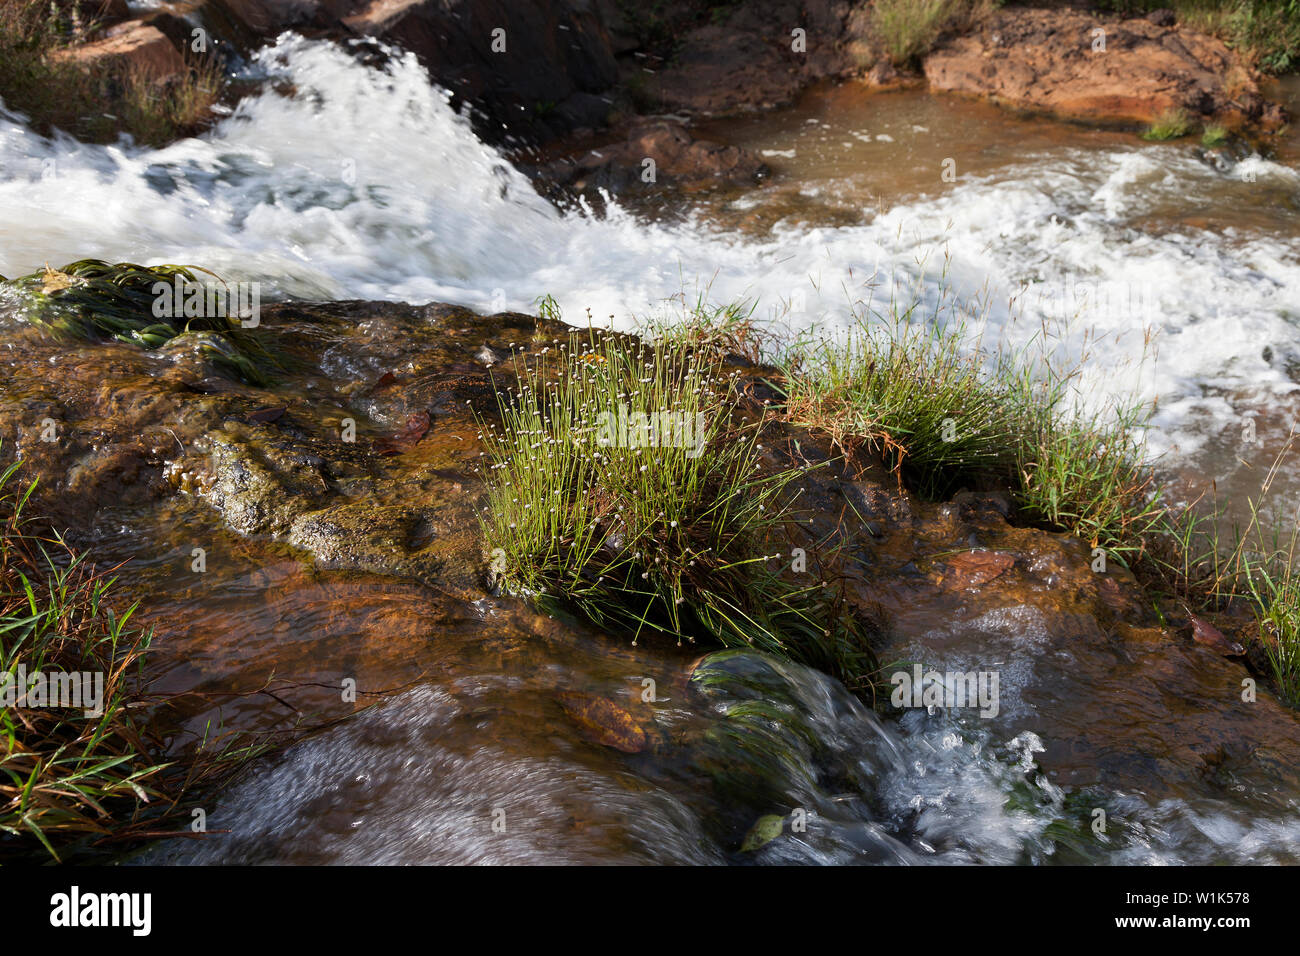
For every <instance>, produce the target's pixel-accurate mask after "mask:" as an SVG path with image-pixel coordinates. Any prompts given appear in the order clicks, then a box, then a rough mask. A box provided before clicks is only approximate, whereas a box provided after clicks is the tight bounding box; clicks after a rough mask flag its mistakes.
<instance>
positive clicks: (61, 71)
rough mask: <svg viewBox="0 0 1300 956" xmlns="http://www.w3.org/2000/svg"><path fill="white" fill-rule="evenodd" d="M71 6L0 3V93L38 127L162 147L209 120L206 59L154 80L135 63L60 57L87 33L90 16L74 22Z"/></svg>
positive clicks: (210, 82) (210, 68)
mask: <svg viewBox="0 0 1300 956" xmlns="http://www.w3.org/2000/svg"><path fill="white" fill-rule="evenodd" d="M75 9H76V8H75V6H70V7H68V8H66V9H60V8H58V7H55V6H52V5H51V4H47V3H13V2H7V3H0V99H3V100H4V103H5V105H6V107H8V108H9V109H11V110H15V111H17V112H20V113H23V114H25V115H26V116H27V117H28V118H29V119H30V121H31V123H32V125H33V127H34V128H35V129H36V130H38V131H39V132H42V133H49V132H50V131H52V130H54V129H61V130H63V131H65V132H67V133H71V134H72V135H74V136H78V137H80V138H82V139H85V140H88V141H90V142H110V141H112V140H113V139H115V138H116V137H117V136H118V135H120V134H121V133H124V132H125V133H130V134H131V135H132V136H133V137H134V138H135V139H136V140H137V141H138V142H141V143H144V144H147V145H150V146H161V145H163V144H165V143H167V142H170V141H172V140H175V139H177V138H179V137H181V136H187V135H193V134H194V133H196V132H198V131H199V130H200V129H202V128H203V127H204V126H205V125H207V123H208V122H209V121H210V119H211V116H212V112H211V107H212V104H213V103H215V102H216V100H217V98H218V95H219V92H220V89H221V73H220V69H219V68H218V67H217V66H216V65H215V63H214V62H212V61H202V62H195V63H192V64H191V65H190V67H189V69H188V70H187V71H186V73H185V74H184V75H181V76H177V77H172V78H170V79H166V80H160V79H159V78H157V77H155V76H153V75H152V74H150V73H149V72H148V71H146V70H143V69H140V68H138V67H136V68H132V67H130V66H123V65H122V64H121V63H117V64H114V63H111V62H101V63H98V64H95V65H94V66H93V67H91V68H87V67H86V66H83V65H81V64H78V63H75V62H71V61H69V60H67V59H65V58H62V57H60V55H59V54H60V53H62V52H63V51H66V50H67V49H68V48H69V47H71V46H72V45H74V44H75V43H78V42H81V41H84V40H87V39H90V38H92V37H93V34H94V33H95V31H96V29H97V24H95V23H93V22H79V21H77V20H76V19H75V18H74V17H73V16H72V14H71V12H70V11H75Z"/></svg>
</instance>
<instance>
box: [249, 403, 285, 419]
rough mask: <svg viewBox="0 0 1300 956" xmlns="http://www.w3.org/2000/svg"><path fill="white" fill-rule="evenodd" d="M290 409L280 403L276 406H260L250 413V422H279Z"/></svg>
mask: <svg viewBox="0 0 1300 956" xmlns="http://www.w3.org/2000/svg"><path fill="white" fill-rule="evenodd" d="M288 410H289V409H288V407H287V406H285V405H278V406H275V407H274V408H259V409H258V410H257V411H255V412H249V413H248V420H249V421H250V422H268V423H269V422H277V421H279V420H280V419H281V418H283V417H284V413H285V412H287V411H288Z"/></svg>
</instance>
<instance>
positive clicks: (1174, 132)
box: [1142, 109, 1192, 141]
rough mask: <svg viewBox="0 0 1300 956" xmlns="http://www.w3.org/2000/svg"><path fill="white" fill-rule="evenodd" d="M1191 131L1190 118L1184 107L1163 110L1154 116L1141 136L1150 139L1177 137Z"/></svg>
mask: <svg viewBox="0 0 1300 956" xmlns="http://www.w3.org/2000/svg"><path fill="white" fill-rule="evenodd" d="M1191 131H1192V118H1191V116H1190V115H1188V113H1187V111H1186V110H1184V109H1171V110H1165V111H1164V112H1163V113H1161V114H1160V115H1159V116H1157V117H1156V118H1155V121H1154V122H1152V124H1151V125H1150V126H1148V127H1147V131H1146V132H1145V133H1143V134H1142V138H1143V139H1146V140H1152V141H1163V140H1168V139H1178V138H1180V137H1182V136H1186V135H1187V134H1188V133H1190V132H1191Z"/></svg>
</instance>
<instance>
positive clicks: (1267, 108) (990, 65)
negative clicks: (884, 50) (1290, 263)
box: [924, 9, 1285, 130]
mask: <svg viewBox="0 0 1300 956" xmlns="http://www.w3.org/2000/svg"><path fill="white" fill-rule="evenodd" d="M1157 13H1160V14H1162V15H1159V16H1157V15H1152V16H1150V17H1147V18H1142V19H1129V20H1121V19H1101V20H1099V19H1097V18H1095V17H1093V16H1091V15H1089V14H1087V13H1083V12H1080V11H1073V10H1062V9H1054V10H1026V9H1016V10H1014V11H1012V10H1002V11H998V12H996V13H994V14H993V15H992V16H991V17H990V18H989V19H988V20H987V21H985V22H984V24H983V25H982V27H981V28H980V29H978V30H976V31H975V32H974V33H972V34H969V35H966V36H959V37H955V38H952V39H950V40H948V41H946V42H944V43H942V44H941V45H940V46H939V47H937V48H936V49H935V50H934V51H933V52H932V53H930V54H929V55H928V56H927V57H926V58H925V61H924V68H925V76H926V79H927V80H928V81H929V83H930V86H931V87H932V88H933V89H937V90H946V91H951V92H957V93H968V94H973V95H977V96H985V97H989V98H991V99H993V100H995V101H996V102H999V103H1004V104H1006V105H1009V106H1014V107H1020V108H1029V109H1036V110H1044V111H1047V112H1050V113H1053V114H1056V115H1059V116H1064V117H1068V118H1073V119H1086V120H1101V121H1116V122H1127V123H1149V122H1151V121H1152V120H1154V119H1155V118H1156V117H1157V116H1158V115H1159V114H1161V113H1163V112H1166V111H1168V110H1172V109H1184V110H1187V111H1188V112H1190V113H1191V114H1193V116H1200V117H1203V118H1204V119H1206V120H1210V119H1213V120H1214V121H1217V122H1221V123H1224V124H1225V125H1227V126H1229V127H1230V128H1233V129H1236V128H1242V127H1247V126H1249V127H1252V128H1258V129H1262V130H1274V129H1277V128H1279V127H1280V126H1281V125H1282V124H1283V122H1284V121H1285V117H1284V115H1283V113H1282V110H1281V108H1280V107H1279V106H1277V105H1276V104H1273V103H1268V102H1266V101H1265V100H1264V99H1263V97H1262V96H1261V95H1260V92H1259V87H1258V75H1257V74H1256V73H1255V71H1254V70H1252V69H1251V67H1250V65H1249V64H1248V63H1247V62H1246V61H1244V60H1243V59H1242V58H1241V57H1240V56H1238V55H1237V54H1236V53H1234V52H1232V51H1230V50H1229V49H1228V48H1227V47H1226V46H1224V45H1223V43H1222V42H1221V41H1219V40H1217V39H1215V38H1213V37H1210V36H1206V35H1204V34H1200V33H1196V32H1193V31H1190V30H1184V29H1181V28H1180V27H1178V26H1175V25H1174V24H1173V22H1172V20H1171V19H1170V16H1172V14H1170V15H1169V16H1165V15H1163V14H1167V13H1169V11H1157ZM1097 30H1103V31H1104V32H1105V36H1104V40H1105V49H1104V51H1103V50H1101V49H1100V48H1094V43H1098V44H1100V42H1101V37H1100V36H1099V35H1097V34H1095V31H1097Z"/></svg>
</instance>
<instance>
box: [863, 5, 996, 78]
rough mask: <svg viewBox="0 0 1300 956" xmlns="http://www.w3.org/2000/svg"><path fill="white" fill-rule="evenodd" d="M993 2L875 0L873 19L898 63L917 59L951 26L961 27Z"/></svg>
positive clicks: (882, 39)
mask: <svg viewBox="0 0 1300 956" xmlns="http://www.w3.org/2000/svg"><path fill="white" fill-rule="evenodd" d="M991 6H992V4H990V3H988V2H983V0H875V3H874V4H873V5H872V9H871V22H872V27H873V29H874V32H875V34H876V36H878V37H879V38H880V40H881V42H882V43H883V44H884V46H885V50H886V51H887V52H888V53H889V56H890V58H891V59H892V60H893V61H894V62H895V63H896V64H898V65H899V66H906V65H911V64H914V63H916V62H917V61H918V60H920V59H921V58H922V57H923V56H925V54H927V53H929V52H930V50H931V48H933V46H934V45H935V43H936V42H937V41H938V39H939V37H940V36H941V35H942V34H943V33H944V32H945V31H946V30H950V29H962V28H964V27H965V26H967V25H969V24H971V23H972V22H974V21H975V20H977V19H978V18H979V17H980V16H982V15H984V14H985V13H986V12H987V11H988V9H989V8H990V7H991Z"/></svg>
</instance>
